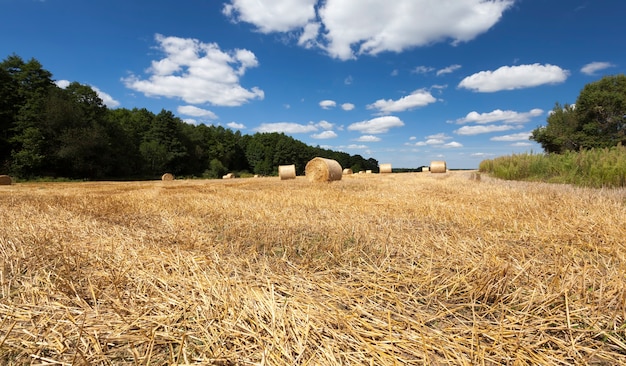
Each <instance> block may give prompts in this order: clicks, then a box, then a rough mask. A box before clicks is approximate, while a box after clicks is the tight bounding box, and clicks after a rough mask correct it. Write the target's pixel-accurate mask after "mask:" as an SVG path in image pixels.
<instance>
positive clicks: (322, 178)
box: [304, 158, 343, 182]
mask: <svg viewBox="0 0 626 366" xmlns="http://www.w3.org/2000/svg"><path fill="white" fill-rule="evenodd" d="M304 172H305V174H306V177H307V179H308V180H309V181H310V182H332V181H335V180H341V176H342V173H343V169H341V165H340V164H339V163H338V162H337V161H336V160H333V159H325V158H313V159H311V160H310V161H309V162H308V163H307V164H306V167H305V168H304Z"/></svg>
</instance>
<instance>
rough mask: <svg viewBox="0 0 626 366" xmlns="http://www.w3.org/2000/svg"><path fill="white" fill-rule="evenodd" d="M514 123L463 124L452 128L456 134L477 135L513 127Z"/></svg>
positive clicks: (507, 129)
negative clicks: (456, 128)
mask: <svg viewBox="0 0 626 366" xmlns="http://www.w3.org/2000/svg"><path fill="white" fill-rule="evenodd" d="M514 128H515V126H514V125H488V126H463V127H461V128H459V129H458V130H454V133H456V134H457V135H478V134H481V133H490V132H502V131H509V130H512V129H514Z"/></svg>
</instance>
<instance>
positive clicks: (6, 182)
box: [0, 175, 13, 186]
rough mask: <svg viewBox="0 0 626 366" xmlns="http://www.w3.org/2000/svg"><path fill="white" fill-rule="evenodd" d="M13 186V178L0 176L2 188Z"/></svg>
mask: <svg viewBox="0 0 626 366" xmlns="http://www.w3.org/2000/svg"><path fill="white" fill-rule="evenodd" d="M11 184H13V181H12V180H11V177H9V176H8V175H0V186H10V185H11Z"/></svg>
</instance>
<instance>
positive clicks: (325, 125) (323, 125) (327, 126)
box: [317, 121, 333, 130]
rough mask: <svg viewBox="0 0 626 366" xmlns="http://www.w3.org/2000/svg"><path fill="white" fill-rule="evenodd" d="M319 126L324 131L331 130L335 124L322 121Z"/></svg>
mask: <svg viewBox="0 0 626 366" xmlns="http://www.w3.org/2000/svg"><path fill="white" fill-rule="evenodd" d="M317 126H318V127H320V128H321V129H323V130H331V129H332V128H333V124H332V123H330V122H328V121H320V122H318V123H317Z"/></svg>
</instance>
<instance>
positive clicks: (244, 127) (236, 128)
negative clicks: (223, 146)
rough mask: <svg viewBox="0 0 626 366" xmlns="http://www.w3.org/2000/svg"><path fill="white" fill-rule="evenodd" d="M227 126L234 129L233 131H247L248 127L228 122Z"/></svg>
mask: <svg viewBox="0 0 626 366" xmlns="http://www.w3.org/2000/svg"><path fill="white" fill-rule="evenodd" d="M226 126H228V127H230V128H232V129H233V130H245V129H246V125H244V124H243V123H237V122H228V123H227V124H226Z"/></svg>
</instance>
